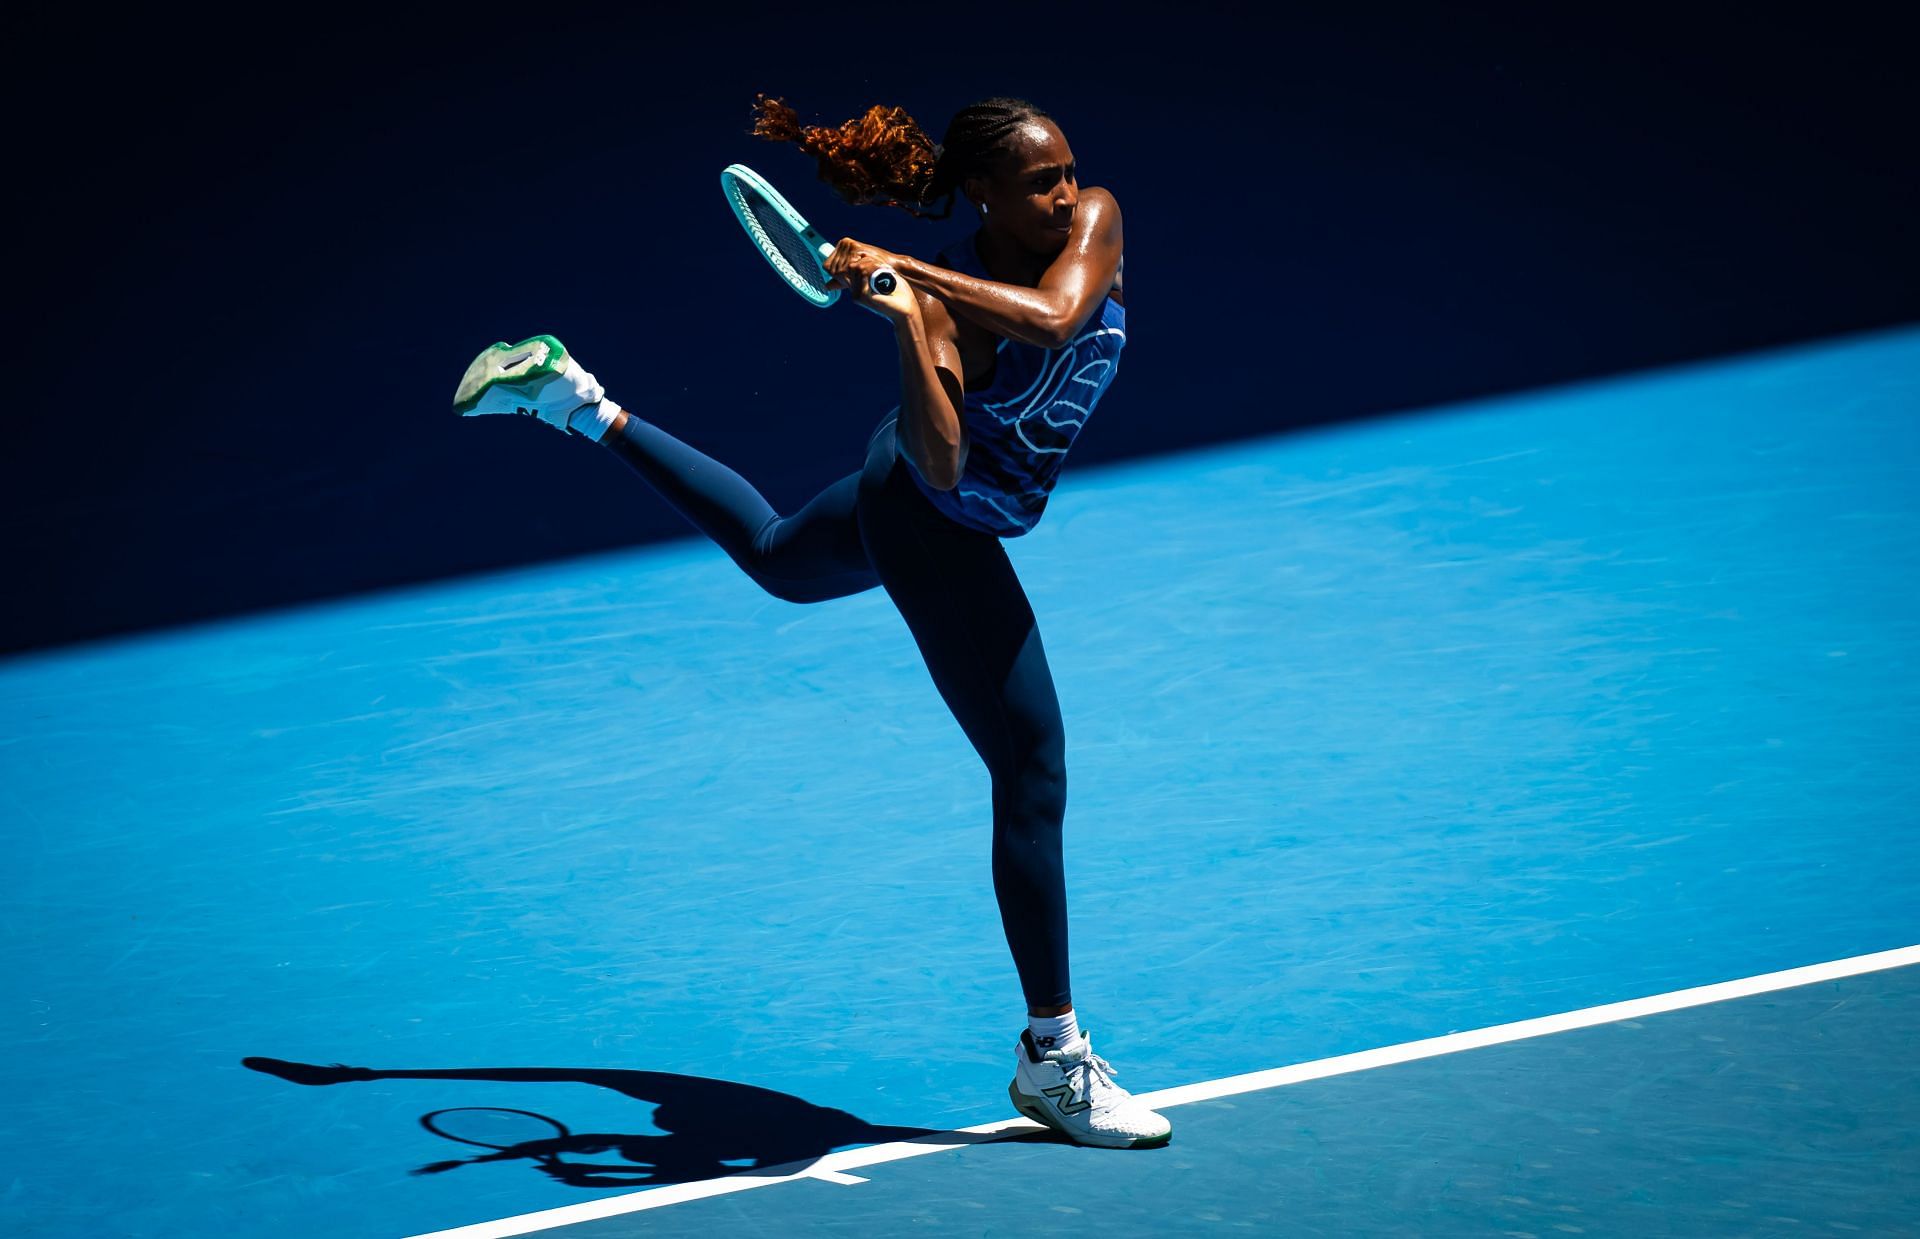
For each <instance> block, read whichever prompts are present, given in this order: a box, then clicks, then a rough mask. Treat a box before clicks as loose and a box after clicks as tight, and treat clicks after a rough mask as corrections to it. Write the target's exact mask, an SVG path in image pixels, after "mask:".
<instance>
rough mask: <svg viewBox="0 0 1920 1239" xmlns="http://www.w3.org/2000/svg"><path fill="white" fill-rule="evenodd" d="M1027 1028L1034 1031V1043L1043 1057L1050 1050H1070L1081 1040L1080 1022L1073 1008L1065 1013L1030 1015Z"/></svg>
mask: <svg viewBox="0 0 1920 1239" xmlns="http://www.w3.org/2000/svg"><path fill="white" fill-rule="evenodd" d="M1027 1029H1028V1031H1030V1032H1032V1033H1033V1044H1034V1045H1035V1046H1036V1047H1038V1048H1039V1050H1040V1057H1042V1058H1045V1057H1046V1056H1047V1051H1048V1050H1070V1049H1072V1048H1073V1047H1074V1046H1075V1045H1076V1044H1078V1043H1079V1040H1080V1024H1079V1022H1078V1021H1077V1020H1075V1019H1074V1017H1073V1011H1072V1009H1071V1008H1069V1009H1068V1011H1067V1013H1066V1014H1065V1015H1029V1016H1028V1017H1027Z"/></svg>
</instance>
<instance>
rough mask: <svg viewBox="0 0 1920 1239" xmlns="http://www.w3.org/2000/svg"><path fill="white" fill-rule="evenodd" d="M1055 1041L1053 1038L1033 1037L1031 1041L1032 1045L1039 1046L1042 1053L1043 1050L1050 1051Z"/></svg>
mask: <svg viewBox="0 0 1920 1239" xmlns="http://www.w3.org/2000/svg"><path fill="white" fill-rule="evenodd" d="M1055 1040H1056V1038H1053V1037H1035V1038H1034V1039H1033V1043H1034V1044H1035V1045H1037V1046H1039V1047H1040V1048H1041V1049H1042V1050H1043V1051H1044V1050H1051V1049H1052V1048H1053V1043H1054V1041H1055Z"/></svg>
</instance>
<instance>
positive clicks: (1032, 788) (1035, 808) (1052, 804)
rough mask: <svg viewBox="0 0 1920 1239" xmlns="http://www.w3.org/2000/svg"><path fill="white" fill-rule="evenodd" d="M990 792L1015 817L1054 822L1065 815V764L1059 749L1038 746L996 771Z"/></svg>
mask: <svg viewBox="0 0 1920 1239" xmlns="http://www.w3.org/2000/svg"><path fill="white" fill-rule="evenodd" d="M993 792H994V798H995V799H997V800H999V801H1000V802H1001V804H1002V806H1003V807H1004V808H1005V809H1007V810H1008V811H1010V812H1011V814H1012V815H1013V816H1014V817H1015V818H1018V819H1020V820H1024V821H1028V822H1045V823H1052V824H1055V825H1057V824H1058V823H1059V822H1060V821H1061V820H1062V819H1064V818H1065V817H1066V815H1067V763H1066V761H1065V759H1064V758H1063V756H1062V754H1061V752H1060V749H1059V748H1058V747H1057V746H1054V745H1041V746H1037V747H1035V748H1034V749H1033V750H1032V751H1030V752H1028V753H1026V754H1023V755H1021V757H1020V758H1019V759H1017V760H1016V761H1015V762H1013V764H1012V765H1011V766H1010V768H1008V769H1006V770H1004V771H995V772H994V775H993Z"/></svg>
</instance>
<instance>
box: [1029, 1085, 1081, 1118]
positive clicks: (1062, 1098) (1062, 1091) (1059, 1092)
mask: <svg viewBox="0 0 1920 1239" xmlns="http://www.w3.org/2000/svg"><path fill="white" fill-rule="evenodd" d="M1040 1092H1041V1093H1042V1094H1043V1095H1045V1096H1047V1097H1051V1098H1052V1099H1053V1105H1054V1108H1055V1109H1056V1110H1058V1111H1060V1113H1062V1114H1085V1113H1086V1112H1087V1111H1089V1110H1091V1109H1093V1103H1092V1102H1091V1101H1073V1100H1071V1098H1072V1097H1073V1088H1072V1087H1071V1086H1070V1085H1066V1084H1058V1085H1055V1086H1054V1087H1052V1088H1043V1089H1041V1090H1040Z"/></svg>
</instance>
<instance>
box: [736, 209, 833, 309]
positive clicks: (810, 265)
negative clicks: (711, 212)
mask: <svg viewBox="0 0 1920 1239" xmlns="http://www.w3.org/2000/svg"><path fill="white" fill-rule="evenodd" d="M728 192H730V193H731V194H732V195H733V199H734V205H735V207H736V209H737V210H738V212H739V214H740V218H741V219H742V220H743V221H745V223H746V225H747V232H748V234H749V235H750V236H752V237H753V241H754V244H755V245H758V246H759V247H760V250H761V252H762V253H764V254H765V255H766V256H767V261H769V262H771V263H772V264H773V267H774V269H775V270H776V271H778V272H779V273H780V274H781V276H782V277H783V278H784V279H785V280H786V281H787V282H788V283H790V284H792V285H793V286H794V288H796V289H798V290H800V291H801V292H803V293H805V292H812V293H813V294H815V295H816V296H821V295H824V294H825V293H826V292H827V290H828V287H829V285H828V283H827V281H826V279H825V278H824V277H823V275H822V274H821V271H820V257H819V255H818V254H817V253H815V252H814V249H813V245H812V243H811V242H809V241H808V240H807V239H806V237H805V236H804V235H803V234H801V233H800V232H798V231H796V230H795V229H794V228H793V226H792V225H791V224H789V223H788V222H787V219H786V217H785V216H784V215H782V214H781V213H780V212H779V211H776V210H774V209H773V208H772V206H771V204H769V203H767V202H766V201H765V200H764V199H762V198H761V197H760V195H759V194H757V193H755V192H753V190H752V189H751V188H750V187H748V186H745V185H742V184H740V183H739V182H734V183H733V184H731V185H729V186H728Z"/></svg>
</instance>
